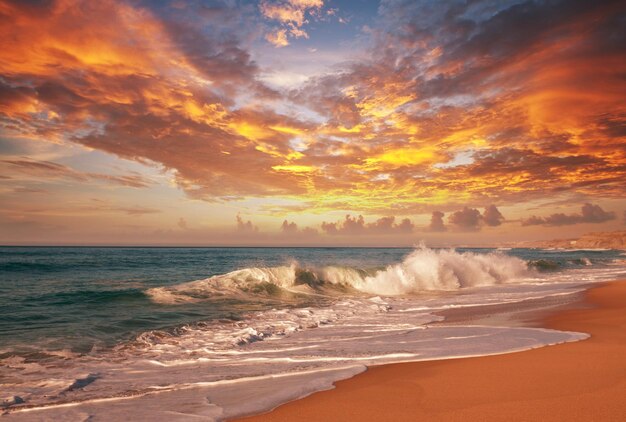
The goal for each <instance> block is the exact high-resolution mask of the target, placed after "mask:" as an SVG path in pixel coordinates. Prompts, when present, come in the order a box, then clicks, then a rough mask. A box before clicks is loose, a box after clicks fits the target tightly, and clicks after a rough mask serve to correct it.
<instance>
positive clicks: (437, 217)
mask: <svg viewBox="0 0 626 422" xmlns="http://www.w3.org/2000/svg"><path fill="white" fill-rule="evenodd" d="M444 215H445V214H444V213H442V212H441V211H433V213H432V215H431V217H430V224H429V225H428V227H427V229H426V230H427V231H431V232H445V231H446V230H447V229H446V226H445V224H444V222H443V217H444Z"/></svg>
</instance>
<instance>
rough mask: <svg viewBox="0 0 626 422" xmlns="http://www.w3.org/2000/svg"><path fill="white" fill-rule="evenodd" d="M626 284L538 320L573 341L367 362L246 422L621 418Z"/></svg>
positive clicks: (605, 287)
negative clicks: (577, 334) (474, 354)
mask: <svg viewBox="0 0 626 422" xmlns="http://www.w3.org/2000/svg"><path fill="white" fill-rule="evenodd" d="M625 308H626V281H615V282H610V283H606V284H602V285H600V286H598V287H594V288H592V289H590V290H588V291H587V292H585V294H584V306H582V307H581V306H577V307H575V308H574V309H566V310H562V311H559V312H556V313H554V314H551V315H549V316H547V317H545V318H543V319H542V320H541V321H538V322H537V325H538V326H541V327H546V328H553V329H557V330H567V331H581V332H586V333H590V334H591V338H589V339H588V340H585V341H579V342H576V343H567V344H561V345H557V346H550V347H543V348H540V349H535V350H530V351H525V352H519V353H511V354H504V355H497V356H487V357H479V358H465V359H456V360H444V361H429V362H416V363H408V364H395V365H385V366H377V367H372V368H369V370H368V371H367V372H365V373H363V374H361V375H358V376H356V377H354V378H351V379H348V380H345V381H340V382H338V383H337V384H336V388H335V389H333V390H329V391H323V392H319V393H316V394H313V395H311V396H309V397H306V398H304V399H301V400H298V401H294V402H291V403H287V404H285V405H283V406H280V407H278V408H277V409H275V410H273V411H272V412H270V413H266V414H262V415H257V416H253V417H249V418H245V419H242V420H246V421H257V420H258V421H293V420H301V421H309V420H321V421H326V422H328V421H346V420H359V421H380V420H393V421H415V420H427V421H456V420H458V421H461V420H463V421H468V420H470V421H485V420H489V421H494V420H507V421H532V420H541V421H572V420H577V421H578V420H579V421H621V420H624V419H625V418H626V401H625V400H624V397H626V360H625V357H626V309H625Z"/></svg>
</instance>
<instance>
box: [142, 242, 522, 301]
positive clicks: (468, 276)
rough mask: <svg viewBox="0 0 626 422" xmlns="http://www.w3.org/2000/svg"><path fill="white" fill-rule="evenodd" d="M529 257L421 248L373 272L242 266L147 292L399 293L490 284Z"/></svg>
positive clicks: (157, 297)
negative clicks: (338, 290)
mask: <svg viewBox="0 0 626 422" xmlns="http://www.w3.org/2000/svg"><path fill="white" fill-rule="evenodd" d="M530 274H532V271H531V270H529V268H528V265H527V263H526V262H525V261H523V260H521V259H519V258H515V257H512V256H508V255H505V254H503V253H501V252H492V253H487V254H475V253H472V252H464V253H459V252H457V251H455V250H443V249H442V250H435V249H429V248H426V247H420V248H417V249H416V250H414V251H413V252H412V253H411V254H409V255H408V256H407V257H406V258H405V259H404V260H403V261H402V262H400V263H397V264H393V265H389V266H387V267H386V268H384V269H378V270H371V269H363V268H350V267H340V266H332V265H329V266H323V267H321V268H312V269H311V268H303V267H299V266H298V264H297V263H292V264H291V265H288V266H279V267H259V268H257V267H253V268H243V269H240V270H236V271H232V272H229V273H226V274H221V275H216V276H213V277H210V278H207V279H204V280H197V281H192V282H188V283H182V284H178V285H174V286H169V287H157V288H152V289H149V290H147V291H146V294H147V295H148V296H149V297H150V298H151V299H152V300H153V301H154V302H156V303H161V304H177V303H189V302H197V301H200V300H204V299H211V298H220V297H226V296H228V297H237V296H242V295H251V294H252V295H269V296H271V295H276V294H277V293H279V292H280V291H291V292H297V293H307V292H309V293H310V289H309V290H307V289H302V288H300V289H298V287H300V286H308V287H310V288H313V289H314V290H317V291H318V293H319V292H320V291H323V292H326V293H328V289H327V288H328V287H330V288H333V287H335V288H337V287H342V288H344V291H345V289H350V290H353V291H355V292H361V293H367V294H372V295H383V296H397V295H407V294H415V293H419V292H423V291H433V290H457V289H461V288H466V287H477V286H490V285H496V284H502V283H507V282H511V281H515V280H516V279H519V278H521V277H525V276H529V275H530Z"/></svg>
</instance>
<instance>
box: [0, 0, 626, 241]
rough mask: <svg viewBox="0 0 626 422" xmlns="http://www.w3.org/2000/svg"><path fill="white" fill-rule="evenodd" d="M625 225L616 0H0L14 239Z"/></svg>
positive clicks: (0, 223)
mask: <svg viewBox="0 0 626 422" xmlns="http://www.w3.org/2000/svg"><path fill="white" fill-rule="evenodd" d="M625 228H626V3H625V2H623V1H590V0H586V1H578V0H564V1H516V0H513V1H481V0H476V1H471V0H468V1H438V0H382V1H380V2H378V1H365V0H353V1H343V0H342V1H338V0H262V1H254V2H253V1H239V0H224V1H201V0H198V1H191V0H189V1H187V0H159V1H139V0H136V1H109V0H98V1H78V0H30V1H26V0H15V1H7V0H0V244H50V245H57V244H76V245H84V244H108V245H111V244H123V245H126V244H132V245H301V246H304V245H355V246H358V245H363V246H411V245H413V244H417V243H419V242H420V241H421V240H423V241H425V242H426V243H427V244H429V245H434V246H445V245H464V244H467V245H488V244H496V243H501V242H511V241H523V240H533V239H549V238H564V237H565V238H567V237H575V236H578V235H581V234H583V233H587V232H592V231H612V230H624V229H625Z"/></svg>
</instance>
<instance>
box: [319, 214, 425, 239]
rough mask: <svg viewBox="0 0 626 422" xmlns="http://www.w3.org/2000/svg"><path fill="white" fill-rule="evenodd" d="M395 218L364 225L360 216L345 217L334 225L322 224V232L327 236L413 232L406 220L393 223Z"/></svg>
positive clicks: (412, 227) (411, 225) (391, 217)
mask: <svg viewBox="0 0 626 422" xmlns="http://www.w3.org/2000/svg"><path fill="white" fill-rule="evenodd" d="M395 220H396V219H395V217H393V216H390V217H382V218H379V219H378V220H376V221H374V222H373V223H365V219H364V218H363V216H362V215H359V216H358V217H353V216H351V215H349V214H348V215H346V216H345V218H344V220H343V221H339V222H335V223H327V222H323V223H322V230H323V231H324V232H326V233H327V234H329V235H363V234H377V235H390V234H394V233H395V234H408V233H411V232H413V230H414V228H415V226H414V224H413V223H412V222H411V220H409V219H408V218H405V219H403V220H402V221H400V223H396V222H395Z"/></svg>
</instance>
